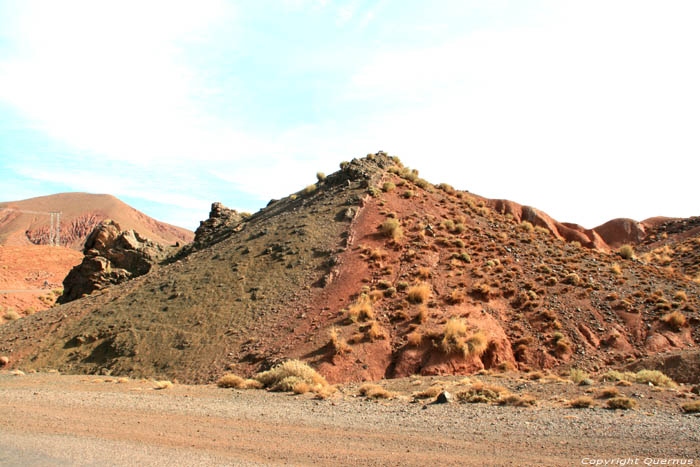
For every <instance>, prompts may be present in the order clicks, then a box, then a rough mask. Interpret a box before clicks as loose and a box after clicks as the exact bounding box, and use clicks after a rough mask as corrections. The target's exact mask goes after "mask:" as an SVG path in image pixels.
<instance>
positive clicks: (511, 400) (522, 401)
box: [498, 394, 537, 407]
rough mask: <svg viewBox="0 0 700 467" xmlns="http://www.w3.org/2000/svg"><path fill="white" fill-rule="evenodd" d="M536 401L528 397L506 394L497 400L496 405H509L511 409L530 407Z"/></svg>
mask: <svg viewBox="0 0 700 467" xmlns="http://www.w3.org/2000/svg"><path fill="white" fill-rule="evenodd" d="M536 404H537V400H536V399H535V398H534V397H532V396H530V395H527V394H526V395H524V396H521V395H518V394H508V395H505V396H503V397H501V398H500V399H498V405H510V406H512V407H532V406H533V405H536Z"/></svg>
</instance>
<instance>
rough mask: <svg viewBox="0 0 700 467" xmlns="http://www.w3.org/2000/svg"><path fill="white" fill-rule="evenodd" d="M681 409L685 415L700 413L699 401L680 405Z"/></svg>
mask: <svg viewBox="0 0 700 467" xmlns="http://www.w3.org/2000/svg"><path fill="white" fill-rule="evenodd" d="M681 409H682V410H683V412H685V413H700V401H693V402H687V403H685V404H683V405H681Z"/></svg>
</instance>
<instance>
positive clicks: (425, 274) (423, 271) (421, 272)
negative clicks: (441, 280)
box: [418, 266, 430, 279]
mask: <svg viewBox="0 0 700 467" xmlns="http://www.w3.org/2000/svg"><path fill="white" fill-rule="evenodd" d="M418 277H420V278H421V279H427V278H429V277H430V268H429V267H426V266H421V267H419V268H418Z"/></svg>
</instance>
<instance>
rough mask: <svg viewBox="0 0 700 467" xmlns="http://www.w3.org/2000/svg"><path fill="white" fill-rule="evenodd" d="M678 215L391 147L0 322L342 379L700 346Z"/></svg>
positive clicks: (21, 361)
mask: <svg viewBox="0 0 700 467" xmlns="http://www.w3.org/2000/svg"><path fill="white" fill-rule="evenodd" d="M674 222H676V223H677V222H681V221H678V220H660V221H658V222H656V223H654V222H651V223H649V224H644V223H636V222H635V221H630V220H618V221H616V222H615V223H613V225H612V227H611V226H608V227H609V228H607V229H603V230H600V231H596V229H593V230H592V231H586V230H585V229H582V228H580V227H579V226H575V225H572V224H560V223H558V222H556V221H554V220H552V219H551V218H549V217H548V216H546V214H544V213H541V212H540V211H537V210H536V209H534V208H529V207H523V206H520V205H518V204H516V203H512V202H509V201H504V200H488V199H485V198H482V197H479V196H477V195H474V194H471V193H468V192H463V191H458V190H455V189H454V188H452V187H451V186H449V185H446V184H439V185H433V184H431V183H429V182H427V181H425V180H423V179H421V178H420V177H419V173H418V171H417V170H412V169H409V168H407V167H404V166H403V165H402V164H401V162H400V161H399V160H398V158H395V157H389V156H388V155H386V154H385V153H382V152H380V153H377V154H370V155H368V156H367V157H364V158H361V159H353V160H352V161H350V162H343V163H341V170H339V171H338V172H335V173H334V174H331V175H329V176H327V177H326V176H324V175H323V174H318V182H317V183H316V184H314V185H309V186H307V187H306V188H304V189H302V190H300V191H299V192H297V193H294V194H292V195H290V196H288V197H286V198H284V199H281V200H273V201H271V202H270V203H269V204H268V206H267V207H266V208H264V209H262V210H260V211H259V212H257V213H255V214H254V215H252V216H249V217H248V216H240V215H238V214H237V213H232V212H229V211H227V210H225V208H224V207H223V206H220V205H218V206H213V208H212V217H211V218H210V219H209V220H208V221H206V222H204V223H203V224H202V227H201V228H200V229H201V230H200V231H198V233H197V239H198V241H197V242H195V243H194V244H192V245H190V246H187V247H185V248H184V249H183V250H182V251H181V253H180V254H179V255H178V256H175V257H172V258H171V259H170V260H168V261H166V262H165V264H163V265H161V266H160V267H158V268H155V269H153V270H152V271H151V272H149V273H148V274H146V275H143V276H140V277H138V278H135V279H132V280H130V281H128V282H125V283H122V284H119V285H116V286H113V287H110V288H106V289H103V290H100V291H98V292H95V293H93V294H91V295H89V296H87V297H84V298H82V299H79V300H75V301H73V302H70V303H67V304H65V305H62V306H58V307H55V308H53V309H51V310H48V311H46V312H44V313H42V314H41V315H38V314H37V315H32V316H29V317H27V318H24V319H21V320H17V321H15V322H12V323H9V324H7V325H5V326H2V327H1V328H0V354H6V355H9V356H10V359H11V363H10V364H11V365H15V366H17V365H21V366H22V367H24V368H57V369H59V370H61V371H64V372H87V373H102V374H113V375H118V374H129V375H133V376H158V377H169V378H176V379H178V380H179V381H182V382H209V381H212V380H215V379H216V378H218V377H219V376H221V375H222V374H223V373H225V372H229V371H234V372H237V373H240V374H250V373H252V372H254V371H259V370H263V369H267V368H269V367H271V366H272V365H274V364H275V363H277V362H279V361H281V360H284V359H287V358H298V359H302V360H305V361H308V362H310V363H311V364H312V365H313V366H315V367H316V368H317V369H318V370H319V371H320V372H321V373H322V374H323V375H324V376H325V377H326V378H328V379H329V380H330V381H332V382H339V381H360V380H372V379H379V378H382V377H389V378H390V377H398V376H405V375H410V374H424V375H437V374H469V373H473V372H476V371H478V370H481V369H508V368H512V369H520V370H523V371H524V370H529V369H541V368H568V367H571V366H576V367H578V368H584V369H589V370H593V371H595V370H598V369H601V368H604V367H608V366H615V365H623V364H625V363H627V362H629V361H632V360H636V359H639V358H642V357H645V356H647V355H653V354H656V353H658V352H661V351H665V350H671V349H681V350H683V349H685V350H688V349H690V350H693V349H697V346H698V344H699V343H700V328H699V326H698V324H700V320H699V319H698V306H700V299H699V294H698V293H699V292H700V285H699V284H698V280H697V279H698V278H697V277H693V276H692V274H690V273H691V272H692V267H694V266H693V264H695V263H693V261H692V260H691V259H690V258H687V257H685V256H682V253H681V252H680V247H681V246H682V247H683V248H689V250H687V252H688V254H689V255H692V254H693V252H694V251H696V250H693V249H692V248H693V245H697V244H698V243H700V240H698V239H697V232H696V231H693V228H694V227H693V226H692V225H691V224H692V222H689V221H687V220H686V221H685V222H686V224H685V226H676V227H673V225H672V224H673V223H674ZM615 225H618V226H622V230H623V232H619V231H618V229H617V228H616V227H615ZM625 226H636V228H637V229H638V230H639V232H637V231H636V230H634V229H631V230H629V232H637V233H635V235H630V234H628V233H627V230H625V229H626V227H625ZM662 226H665V227H662ZM664 229H665V230H664ZM689 232H690V233H689ZM692 232H695V233H692ZM664 233H665V234H666V235H665V236H664ZM612 239H615V240H614V241H613V240H612ZM620 239H624V240H625V241H626V243H630V244H631V245H625V246H624V247H623V248H622V249H620V250H619V251H618V250H617V245H616V242H618V243H619V242H620V241H621V240H620ZM674 239H676V240H677V241H676V240H674ZM681 239H682V242H694V243H693V245H690V244H688V245H685V244H683V243H678V242H681ZM658 241H661V242H667V243H666V246H667V247H668V249H669V251H668V252H667V253H666V257H668V258H670V259H669V262H668V264H666V265H663V264H659V258H661V257H662V256H663V255H662V253H661V252H660V251H659V248H663V245H660V244H659V243H657V242H658ZM677 248H678V249H677ZM663 259H664V261H665V260H666V258H665V257H664V258H663ZM696 261H697V258H696ZM674 265H677V267H673V266H674Z"/></svg>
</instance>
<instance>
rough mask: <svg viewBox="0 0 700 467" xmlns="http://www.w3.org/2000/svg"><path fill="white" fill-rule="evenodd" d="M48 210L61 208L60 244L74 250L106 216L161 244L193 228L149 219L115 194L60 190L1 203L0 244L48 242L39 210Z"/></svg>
mask: <svg viewBox="0 0 700 467" xmlns="http://www.w3.org/2000/svg"><path fill="white" fill-rule="evenodd" d="M22 211H30V212H22ZM50 211H60V212H61V245H62V246H66V247H69V248H72V249H75V250H81V249H82V248H83V244H84V242H85V239H86V238H87V236H88V235H89V234H90V232H92V230H93V229H94V228H95V227H96V226H97V225H98V224H99V223H100V222H102V221H103V220H105V219H113V220H115V221H116V222H118V223H119V224H120V225H121V226H122V227H123V228H125V229H134V230H136V231H137V232H139V233H140V234H141V235H143V236H145V237H147V238H150V239H151V240H153V241H155V242H157V243H161V244H163V245H169V244H173V243H176V242H180V243H188V242H190V241H192V238H193V234H192V232H190V231H188V230H186V229H183V228H180V227H175V226H173V225H169V224H165V223H163V222H160V221H157V220H155V219H152V218H151V217H148V216H147V215H146V214H144V213H142V212H140V211H137V210H136V209H134V208H132V207H131V206H129V205H127V204H125V203H123V202H122V201H120V200H119V199H117V198H115V197H114V196H111V195H94V194H89V193H59V194H56V195H50V196H42V197H39V198H31V199H26V200H22V201H11V202H2V203H0V244H2V245H13V246H17V245H32V244H33V245H47V244H48V243H49V231H50V227H51V218H50V216H48V215H45V214H42V213H47V212H50Z"/></svg>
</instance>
